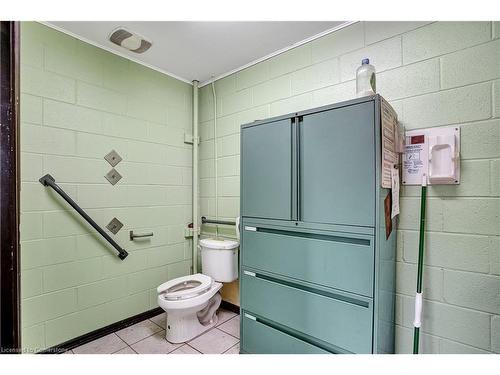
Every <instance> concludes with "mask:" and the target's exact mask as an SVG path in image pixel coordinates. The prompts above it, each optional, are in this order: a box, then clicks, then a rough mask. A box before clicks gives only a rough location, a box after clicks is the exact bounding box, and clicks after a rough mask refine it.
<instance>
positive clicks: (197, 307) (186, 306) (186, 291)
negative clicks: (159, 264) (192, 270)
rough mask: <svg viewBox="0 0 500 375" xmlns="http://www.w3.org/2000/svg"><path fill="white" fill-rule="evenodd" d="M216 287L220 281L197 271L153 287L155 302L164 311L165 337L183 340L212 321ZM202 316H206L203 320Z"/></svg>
mask: <svg viewBox="0 0 500 375" xmlns="http://www.w3.org/2000/svg"><path fill="white" fill-rule="evenodd" d="M220 288H222V284H221V283H218V282H215V281H214V280H213V279H212V278H211V277H210V276H206V275H202V274H201V273H197V274H195V275H189V276H183V277H178V278H176V279H173V280H170V281H167V282H166V283H163V284H161V285H160V286H159V287H158V289H157V291H158V305H159V306H160V307H161V308H162V309H163V310H165V311H166V313H167V326H166V327H165V328H166V335H167V340H168V341H170V342H173V343H180V342H185V341H188V340H191V339H192V338H194V337H196V336H198V335H200V334H201V333H203V332H205V331H206V330H207V329H209V328H211V327H213V326H214V325H216V324H217V315H215V311H216V310H217V309H218V307H219V305H220V302H221V297H220V295H219V294H218V293H217V292H218V291H219V290H220ZM205 316H206V317H209V319H208V321H206V322H205V321H204V320H203V318H204V317H205Z"/></svg>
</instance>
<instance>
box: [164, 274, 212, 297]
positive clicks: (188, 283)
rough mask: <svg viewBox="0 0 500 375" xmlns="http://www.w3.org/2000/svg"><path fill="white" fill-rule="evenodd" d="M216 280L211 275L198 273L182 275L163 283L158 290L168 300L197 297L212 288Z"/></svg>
mask: <svg viewBox="0 0 500 375" xmlns="http://www.w3.org/2000/svg"><path fill="white" fill-rule="evenodd" d="M213 283H214V281H213V280H212V278H211V277H210V276H207V275H203V274H201V273H197V274H194V275H188V276H182V277H178V278H176V279H173V280H170V281H167V282H166V283H163V284H161V285H160V286H159V287H158V289H157V291H158V294H161V295H162V297H163V298H164V299H166V300H167V301H178V300H185V299H189V298H193V297H197V296H199V295H201V294H203V293H206V292H207V291H208V290H210V289H211V287H212V285H213Z"/></svg>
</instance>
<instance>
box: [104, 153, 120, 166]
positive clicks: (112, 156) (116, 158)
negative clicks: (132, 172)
mask: <svg viewBox="0 0 500 375" xmlns="http://www.w3.org/2000/svg"><path fill="white" fill-rule="evenodd" d="M104 160H106V161H107V162H108V163H109V164H110V165H111V166H112V167H115V166H117V165H118V163H119V162H121V161H122V160H123V159H122V157H121V156H120V155H119V154H118V152H116V151H115V150H111V151H110V152H109V153H108V154H107V155H106V156H105V157H104Z"/></svg>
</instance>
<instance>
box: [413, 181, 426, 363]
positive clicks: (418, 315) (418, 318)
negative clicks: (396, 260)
mask: <svg viewBox="0 0 500 375" xmlns="http://www.w3.org/2000/svg"><path fill="white" fill-rule="evenodd" d="M426 197H427V176H426V175H425V174H424V175H423V177H422V193H421V195H420V236H419V242H418V271H417V293H416V295H415V320H414V321H413V326H414V327H415V328H414V332H413V354H418V345H419V336H420V326H421V325H422V274H423V272H424V237H425V201H426Z"/></svg>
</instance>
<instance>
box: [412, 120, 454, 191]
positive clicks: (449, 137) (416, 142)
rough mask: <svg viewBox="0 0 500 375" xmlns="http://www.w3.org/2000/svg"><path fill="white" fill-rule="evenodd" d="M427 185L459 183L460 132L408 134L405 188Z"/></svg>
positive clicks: (441, 130)
mask: <svg viewBox="0 0 500 375" xmlns="http://www.w3.org/2000/svg"><path fill="white" fill-rule="evenodd" d="M424 174H425V175H426V176H427V184H428V185H442V184H444V185H450V184H452V185H456V184H459V183H460V128H459V127H457V126H450V127H441V128H426V129H418V130H411V131H407V132H406V145H405V154H404V158H403V184H404V185H420V184H421V183H422V177H423V175H424Z"/></svg>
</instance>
